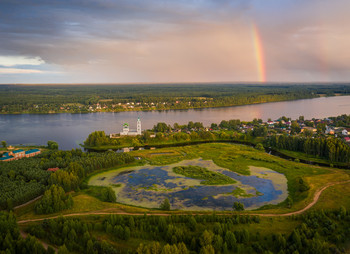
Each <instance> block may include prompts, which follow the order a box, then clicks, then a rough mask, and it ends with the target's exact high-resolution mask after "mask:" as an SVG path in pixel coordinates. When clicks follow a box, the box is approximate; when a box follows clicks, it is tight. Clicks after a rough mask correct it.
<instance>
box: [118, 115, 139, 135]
mask: <svg viewBox="0 0 350 254" xmlns="http://www.w3.org/2000/svg"><path fill="white" fill-rule="evenodd" d="M136 126H137V127H136V130H130V128H129V124H128V123H124V124H123V131H122V132H120V136H136V135H141V120H140V118H137V125H136Z"/></svg>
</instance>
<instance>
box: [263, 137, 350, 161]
mask: <svg viewBox="0 0 350 254" xmlns="http://www.w3.org/2000/svg"><path fill="white" fill-rule="evenodd" d="M267 144H268V145H269V146H272V147H275V148H277V149H282V150H289V151H297V152H303V153H306V154H308V155H312V156H317V157H320V158H325V159H327V160H329V161H331V162H345V163H349V162H350V146H348V145H347V144H345V143H344V142H343V141H342V140H341V139H339V138H332V137H329V138H324V137H317V138H311V137H302V136H285V135H278V136H277V135H273V136H271V137H269V138H268V140H267Z"/></svg>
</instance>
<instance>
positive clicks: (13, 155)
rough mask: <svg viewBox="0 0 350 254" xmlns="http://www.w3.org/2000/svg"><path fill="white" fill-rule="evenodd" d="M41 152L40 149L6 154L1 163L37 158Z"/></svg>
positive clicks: (0, 159)
mask: <svg viewBox="0 0 350 254" xmlns="http://www.w3.org/2000/svg"><path fill="white" fill-rule="evenodd" d="M40 153H41V151H40V150H39V149H31V150H28V151H24V150H23V149H19V150H14V151H9V152H7V153H4V154H3V156H2V157H1V158H0V161H13V160H19V159H22V158H29V157H33V156H36V155H38V154H40Z"/></svg>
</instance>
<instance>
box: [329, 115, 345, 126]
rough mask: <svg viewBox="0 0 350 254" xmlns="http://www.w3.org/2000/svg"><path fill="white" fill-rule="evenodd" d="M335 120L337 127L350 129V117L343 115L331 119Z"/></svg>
mask: <svg viewBox="0 0 350 254" xmlns="http://www.w3.org/2000/svg"><path fill="white" fill-rule="evenodd" d="M329 119H332V120H333V124H334V125H335V126H337V127H350V115H345V114H344V115H341V116H337V117H329Z"/></svg>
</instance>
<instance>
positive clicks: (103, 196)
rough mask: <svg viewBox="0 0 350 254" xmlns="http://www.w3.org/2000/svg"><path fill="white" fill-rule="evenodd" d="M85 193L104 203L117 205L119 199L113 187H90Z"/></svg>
mask: <svg viewBox="0 0 350 254" xmlns="http://www.w3.org/2000/svg"><path fill="white" fill-rule="evenodd" d="M85 193H86V194H89V195H91V196H93V197H95V198H98V199H99V200H101V201H104V202H111V203H115V202H116V199H117V198H116V195H115V192H114V190H113V189H112V188H111V187H105V186H89V188H88V189H87V190H85Z"/></svg>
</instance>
